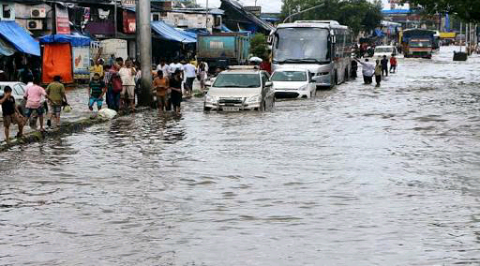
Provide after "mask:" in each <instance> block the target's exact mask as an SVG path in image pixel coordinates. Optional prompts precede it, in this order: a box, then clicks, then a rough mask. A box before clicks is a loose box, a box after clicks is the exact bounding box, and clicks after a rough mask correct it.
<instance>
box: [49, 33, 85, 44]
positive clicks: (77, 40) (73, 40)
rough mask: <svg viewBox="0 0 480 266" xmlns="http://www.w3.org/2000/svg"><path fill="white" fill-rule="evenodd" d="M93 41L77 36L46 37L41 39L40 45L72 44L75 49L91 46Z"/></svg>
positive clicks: (56, 35) (59, 35) (57, 35)
mask: <svg viewBox="0 0 480 266" xmlns="http://www.w3.org/2000/svg"><path fill="white" fill-rule="evenodd" d="M90 42H91V39H90V38H89V37H86V36H83V35H80V34H76V35H62V34H55V35H46V36H43V37H42V38H40V43H70V44H71V45H72V46H73V47H83V46H90Z"/></svg>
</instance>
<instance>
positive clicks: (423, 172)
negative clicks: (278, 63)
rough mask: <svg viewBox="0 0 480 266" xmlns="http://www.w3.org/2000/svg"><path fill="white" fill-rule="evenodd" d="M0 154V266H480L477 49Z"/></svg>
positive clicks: (188, 106) (130, 121)
mask: <svg viewBox="0 0 480 266" xmlns="http://www.w3.org/2000/svg"><path fill="white" fill-rule="evenodd" d="M452 51H453V48H443V49H442V51H441V53H440V54H439V55H436V56H435V57H434V59H433V60H431V61H430V60H416V59H408V60H403V59H400V60H399V63H400V66H399V69H398V71H399V72H398V73H397V74H395V75H392V76H390V77H388V78H387V79H386V80H385V81H384V84H383V85H382V87H381V88H378V89H375V88H374V87H373V86H364V85H362V84H361V81H360V79H358V80H356V81H351V82H349V83H348V84H343V85H341V86H338V87H337V88H336V89H334V90H332V91H320V92H318V93H317V97H316V99H314V100H305V101H283V102H277V105H276V108H275V111H274V112H267V113H240V114H217V113H210V114H205V113H203V112H202V103H201V101H199V100H192V101H189V102H186V103H185V104H184V106H185V110H184V113H183V117H182V118H181V119H166V120H165V119H162V118H159V117H158V116H157V115H156V114H155V112H147V113H141V114H137V115H135V116H132V117H126V118H121V119H119V120H116V121H113V122H111V123H108V124H104V125H99V126H95V127H92V128H89V129H87V130H86V131H84V132H81V133H77V134H73V135H70V136H65V137H62V138H59V139H54V140H48V141H46V142H44V143H37V144H34V145H29V146H21V147H16V148H14V149H12V150H9V151H7V152H4V153H1V154H0V265H27V264H30V265H188V266H193V265H208V266H210V265H212V266H217V265H218V266H221V265H235V266H236V265H238V266H243V265H272V266H278V265H451V264H472V265H477V264H480V244H479V241H480V240H479V239H480V203H479V195H480V179H479V177H480V75H479V73H480V58H479V57H476V56H475V57H472V58H470V59H469V61H468V62H466V63H454V62H452V60H451V59H452Z"/></svg>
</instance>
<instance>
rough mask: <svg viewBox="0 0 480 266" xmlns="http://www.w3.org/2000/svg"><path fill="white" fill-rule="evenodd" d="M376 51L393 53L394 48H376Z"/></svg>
mask: <svg viewBox="0 0 480 266" xmlns="http://www.w3.org/2000/svg"><path fill="white" fill-rule="evenodd" d="M375 52H376V53H393V48H390V47H388V48H377V49H375Z"/></svg>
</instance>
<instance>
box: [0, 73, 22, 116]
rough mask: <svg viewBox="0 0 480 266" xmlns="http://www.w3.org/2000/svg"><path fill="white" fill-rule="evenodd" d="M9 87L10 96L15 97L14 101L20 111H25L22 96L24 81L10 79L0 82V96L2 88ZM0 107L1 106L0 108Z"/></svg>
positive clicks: (0, 96) (0, 95)
mask: <svg viewBox="0 0 480 266" xmlns="http://www.w3.org/2000/svg"><path fill="white" fill-rule="evenodd" d="M7 86H8V87H10V88H12V96H13V98H15V103H16V104H17V105H18V106H19V108H20V111H21V112H23V113H25V103H26V101H25V98H24V97H23V96H24V95H25V91H26V89H25V87H26V86H27V85H25V83H22V82H18V81H11V82H8V81H7V82H0V98H3V94H4V93H3V90H4V89H5V87H7ZM0 109H1V108H0Z"/></svg>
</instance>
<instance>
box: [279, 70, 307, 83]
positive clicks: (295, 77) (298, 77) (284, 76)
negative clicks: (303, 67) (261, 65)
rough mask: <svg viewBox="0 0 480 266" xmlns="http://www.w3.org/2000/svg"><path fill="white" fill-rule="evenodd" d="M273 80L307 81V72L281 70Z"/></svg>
mask: <svg viewBox="0 0 480 266" xmlns="http://www.w3.org/2000/svg"><path fill="white" fill-rule="evenodd" d="M272 81H292V82H295V81H296V82H298V81H307V73H306V72H303V71H281V72H275V73H274V74H273V76H272Z"/></svg>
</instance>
